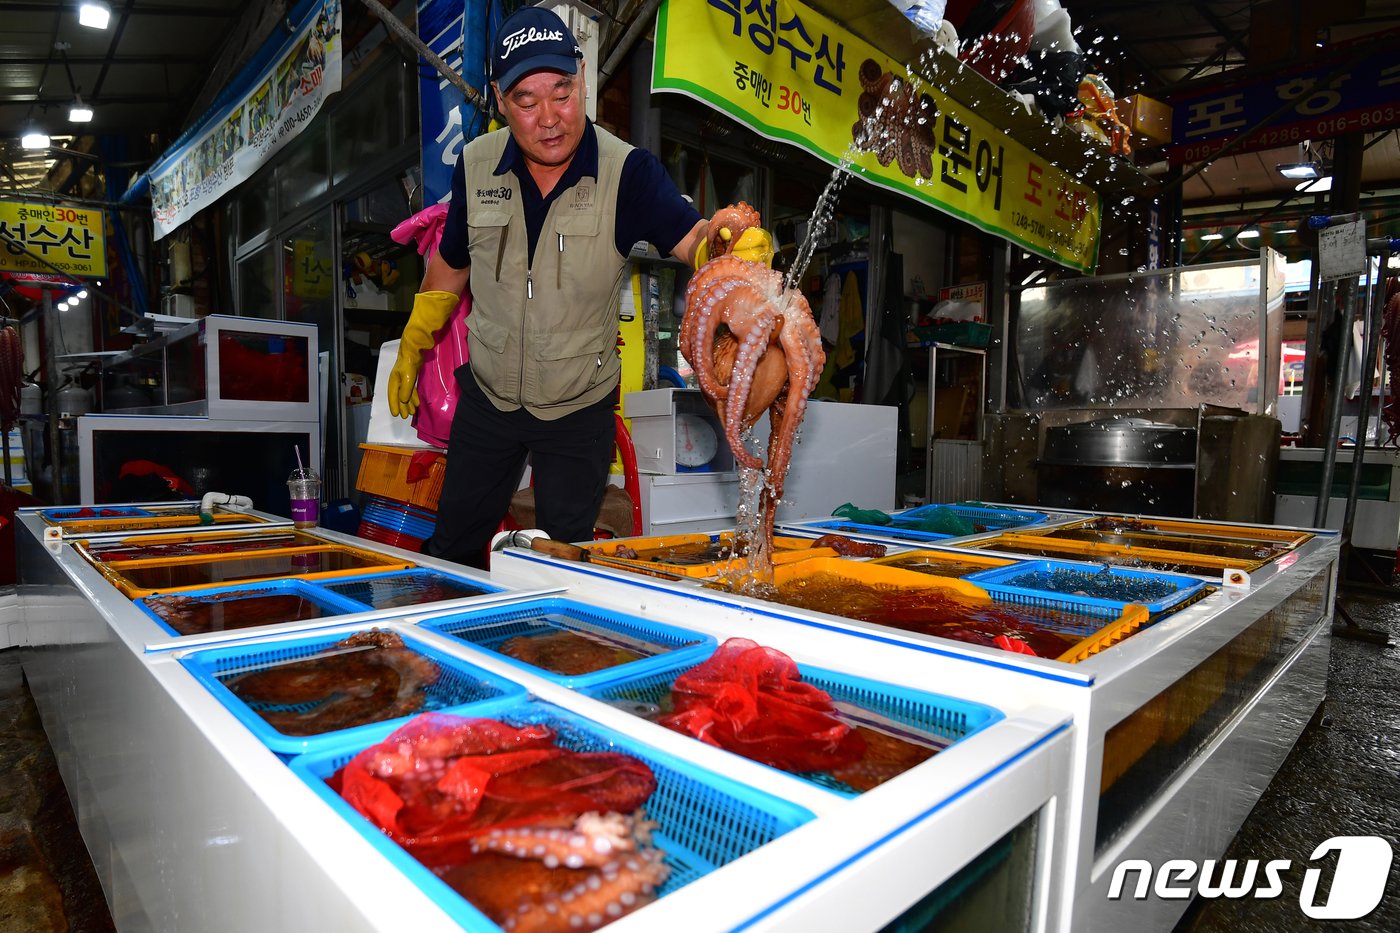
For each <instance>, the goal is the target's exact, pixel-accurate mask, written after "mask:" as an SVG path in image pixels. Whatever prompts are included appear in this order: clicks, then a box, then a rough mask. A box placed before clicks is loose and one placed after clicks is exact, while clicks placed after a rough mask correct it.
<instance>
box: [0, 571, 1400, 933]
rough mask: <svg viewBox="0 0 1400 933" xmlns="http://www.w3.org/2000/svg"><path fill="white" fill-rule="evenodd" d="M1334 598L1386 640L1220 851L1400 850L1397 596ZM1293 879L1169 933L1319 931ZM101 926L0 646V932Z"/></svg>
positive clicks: (1351, 651) (1338, 644) (1385, 913)
mask: <svg viewBox="0 0 1400 933" xmlns="http://www.w3.org/2000/svg"><path fill="white" fill-rule="evenodd" d="M1344 604H1345V605H1346V606H1347V607H1348V608H1349V609H1350V610H1351V612H1352V615H1353V616H1355V617H1356V619H1357V620H1358V621H1359V622H1360V623H1361V624H1362V625H1363V626H1366V627H1369V628H1372V629H1379V630H1383V631H1386V632H1388V633H1389V634H1390V637H1391V642H1392V643H1391V644H1390V645H1389V646H1387V647H1379V646H1377V645H1374V644H1370V643H1367V642H1362V641H1352V640H1348V639H1345V638H1338V639H1334V641H1333V646H1332V664H1331V673H1330V679H1329V680H1330V682H1329V687H1328V699H1327V703H1326V705H1325V707H1324V712H1323V715H1322V716H1321V717H1320V718H1319V719H1317V720H1315V721H1314V724H1313V726H1312V727H1310V728H1309V730H1308V731H1307V732H1306V733H1304V735H1303V737H1302V738H1301V739H1300V741H1299V742H1298V745H1297V747H1296V748H1295V749H1294V751H1293V753H1292V755H1290V756H1289V758H1288V760H1287V761H1286V762H1285V763H1284V766H1283V768H1282V770H1281V771H1280V772H1279V775H1278V777H1277V778H1276V779H1275V780H1274V782H1273V783H1272V784H1271V785H1270V786H1269V789H1268V790H1267V791H1266V792H1265V794H1264V796H1263V798H1262V799H1261V800H1260V801H1259V804H1258V805H1257V806H1256V807H1255V809H1254V812H1253V813H1252V814H1251V815H1250V817H1249V820H1248V821H1247V822H1246V823H1245V825H1244V827H1243V829H1242V830H1241V831H1240V834H1239V836H1238V837H1237V838H1236V839H1235V843H1234V845H1233V846H1232V847H1231V850H1230V852H1229V853H1228V854H1227V856H1226V857H1227V858H1237V859H1248V858H1260V859H1278V858H1286V859H1291V860H1292V861H1293V863H1294V864H1295V865H1298V866H1301V865H1302V864H1303V863H1304V862H1306V861H1307V860H1308V857H1309V856H1310V855H1311V853H1312V850H1313V849H1314V847H1316V846H1317V845H1318V844H1319V843H1321V842H1323V841H1324V840H1326V839H1327V838H1329V837H1331V836H1336V835H1372V834H1378V835H1383V836H1386V837H1388V838H1389V840H1390V842H1391V844H1392V846H1394V847H1396V848H1400V839H1397V838H1396V827H1397V825H1400V821H1397V818H1396V813H1395V809H1396V802H1397V801H1400V743H1398V742H1397V736H1400V692H1397V686H1400V600H1397V599H1396V598H1395V597H1385V596H1377V595H1352V596H1348V597H1346V598H1345V602H1344ZM1391 875H1392V877H1391V881H1390V885H1389V888H1388V896H1387V897H1386V898H1385V899H1384V900H1383V901H1382V902H1381V905H1380V907H1379V908H1377V910H1376V911H1375V912H1374V913H1373V914H1371V915H1370V916H1369V917H1367V918H1365V919H1363V920H1359V921H1355V922H1353V923H1349V924H1347V925H1346V926H1345V929H1346V930H1350V931H1358V933H1380V931H1387V933H1388V931H1393V930H1400V861H1397V862H1396V863H1393V864H1392V866H1391ZM1300 876H1301V872H1297V873H1294V875H1293V876H1291V877H1290V878H1289V879H1288V881H1289V884H1288V885H1287V886H1286V890H1285V892H1284V894H1283V895H1282V896H1281V897H1278V898H1274V899H1271V900H1259V899H1255V898H1247V899H1240V900H1224V899H1221V900H1214V901H1209V902H1203V901H1200V900H1199V899H1198V900H1197V901H1196V902H1195V903H1194V904H1193V905H1192V907H1191V909H1190V910H1189V911H1188V913H1187V915H1186V917H1184V918H1183V920H1182V922H1181V923H1180V924H1179V926H1178V928H1177V929H1178V931H1179V933H1216V931H1222V933H1223V931H1231V933H1240V931H1244V933H1249V931H1259V933H1277V931H1288V930H1298V929H1318V928H1320V927H1319V926H1318V925H1316V924H1314V925H1313V926H1308V925H1307V924H1308V921H1307V920H1306V918H1305V917H1304V916H1303V914H1302V912H1301V911H1300V909H1299V907H1298V896H1299V891H1298V881H1297V879H1298V877H1300ZM1319 899H1320V898H1319ZM111 929H113V927H112V922H111V919H110V918H109V916H108V914H107V909H106V904H105V902H104V901H103V899H102V893H101V889H100V887H99V885H98V883H97V879H96V876H95V875H94V873H93V870H92V865H91V863H90V862H89V860H88V857H87V851H86V850H85V849H84V848H83V845H82V840H81V838H80V837H79V836H78V833H77V828H76V826H75V824H74V819H73V812H72V808H71V807H70V805H69V802H68V797H67V794H66V793H65V792H64V789H63V785H62V783H61V781H60V780H59V778H58V772H57V768H56V765H55V763H54V759H53V754H52V752H51V751H50V749H49V747H48V743H47V741H46V740H45V738H44V734H43V731H42V729H41V728H40V725H39V719H38V715H37V712H36V711H35V709H34V705H33V702H32V701H31V699H30V697H29V693H28V691H27V690H26V689H25V687H24V684H23V680H22V677H21V672H20V665H19V657H18V652H17V651H15V650H5V651H0V933H59V931H75V933H104V931H108V930H111Z"/></svg>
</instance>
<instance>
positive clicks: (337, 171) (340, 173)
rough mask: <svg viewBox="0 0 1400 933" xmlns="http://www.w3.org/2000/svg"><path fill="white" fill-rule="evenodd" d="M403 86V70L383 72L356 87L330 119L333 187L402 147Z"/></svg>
mask: <svg viewBox="0 0 1400 933" xmlns="http://www.w3.org/2000/svg"><path fill="white" fill-rule="evenodd" d="M402 85H403V76H402V71H401V70H400V69H398V68H387V69H384V70H382V71H381V72H380V73H379V74H378V75H376V76H375V77H373V78H371V79H369V81H368V82H366V83H365V84H364V85H363V86H360V85H357V86H356V88H355V92H354V93H352V94H350V95H349V96H348V98H347V99H346V100H345V101H344V102H343V103H342V105H341V106H340V107H339V108H338V109H337V110H336V111H335V112H334V113H333V114H332V115H331V153H332V154H331V165H332V167H333V179H332V181H333V183H334V184H337V185H338V184H340V183H341V182H342V181H344V180H345V179H346V178H348V177H350V176H351V175H353V174H354V173H355V172H356V171H357V170H359V169H362V168H364V167H365V166H366V165H367V164H369V163H370V162H372V161H373V160H374V159H375V158H376V157H377V156H381V155H383V154H384V153H386V152H388V151H390V150H391V149H395V148H397V147H399V146H401V145H402V144H403V139H404V135H405V134H404V131H403V112H404V105H403V87H402Z"/></svg>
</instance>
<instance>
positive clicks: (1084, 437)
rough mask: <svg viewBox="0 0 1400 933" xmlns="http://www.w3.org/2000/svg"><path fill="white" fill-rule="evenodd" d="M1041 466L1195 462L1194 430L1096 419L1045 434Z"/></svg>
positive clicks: (1132, 420)
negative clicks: (1048, 464)
mask: <svg viewBox="0 0 1400 933" xmlns="http://www.w3.org/2000/svg"><path fill="white" fill-rule="evenodd" d="M1041 462H1042V463H1054V464H1063V465H1067V466H1073V465H1081V466H1113V467H1158V466H1163V465H1182V464H1191V465H1193V466H1194V465H1195V463H1196V429H1195V428H1194V427H1191V428H1184V427H1181V426H1179V425H1175V424H1163V423H1161V422H1158V421H1150V420H1148V419H1147V418H1100V419H1098V420H1095V421H1085V422H1081V423H1079V424H1070V425H1065V426H1064V427H1060V428H1051V429H1049V430H1048V431H1046V432H1045V456H1044V457H1043V458H1042V460H1041Z"/></svg>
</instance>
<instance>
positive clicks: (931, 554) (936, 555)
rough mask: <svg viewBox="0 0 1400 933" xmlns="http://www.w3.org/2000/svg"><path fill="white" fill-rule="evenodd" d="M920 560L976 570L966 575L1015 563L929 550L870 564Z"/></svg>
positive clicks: (882, 558)
mask: <svg viewBox="0 0 1400 933" xmlns="http://www.w3.org/2000/svg"><path fill="white" fill-rule="evenodd" d="M920 558H927V559H928V560H930V561H949V562H954V563H959V564H969V565H971V566H973V567H975V568H976V569H975V570H969V571H967V572H968V573H977V572H979V571H982V570H991V569H992V568H994V567H1009V566H1010V565H1012V564H1014V563H1016V561H1014V560H1012V559H1010V558H1008V557H988V556H986V555H985V554H969V553H967V552H966V551H941V550H934V549H931V548H930V549H925V550H920V551H901V552H900V553H898V554H890V555H888V556H886V557H876V558H874V559H873V560H871V561H870V563H872V564H901V563H906V562H908V561H910V560H915V561H917V560H919V559H920ZM895 569H896V570H908V568H906V567H896V568H895ZM909 572H910V573H917V574H919V575H920V576H930V574H926V573H924V572H923V571H922V570H909Z"/></svg>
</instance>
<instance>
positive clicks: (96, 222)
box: [0, 201, 107, 278]
mask: <svg viewBox="0 0 1400 933" xmlns="http://www.w3.org/2000/svg"><path fill="white" fill-rule="evenodd" d="M102 224H103V221H102V212H101V211H87V210H83V209H81V208H76V207H67V206H63V205H55V204H23V203H19V202H16V201H0V233H3V234H4V236H3V237H0V269H3V270H4V271H6V272H24V273H31V274H35V275H40V276H48V275H52V274H53V273H54V267H55V266H57V267H58V268H59V269H62V270H63V271H64V272H65V273H67V274H68V275H74V276H88V277H93V278H98V277H101V276H104V275H106V274H107V247H106V240H105V238H104V236H103V225H102ZM38 257H42V258H43V262H40V261H39V258H38ZM46 263H47V264H46Z"/></svg>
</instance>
